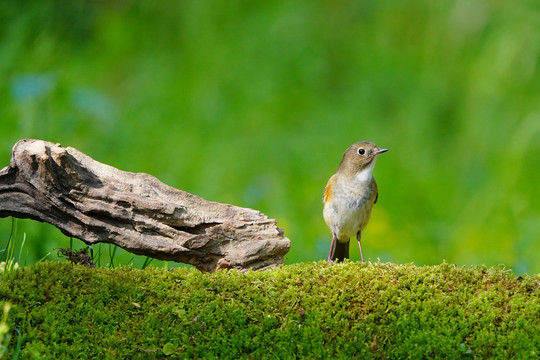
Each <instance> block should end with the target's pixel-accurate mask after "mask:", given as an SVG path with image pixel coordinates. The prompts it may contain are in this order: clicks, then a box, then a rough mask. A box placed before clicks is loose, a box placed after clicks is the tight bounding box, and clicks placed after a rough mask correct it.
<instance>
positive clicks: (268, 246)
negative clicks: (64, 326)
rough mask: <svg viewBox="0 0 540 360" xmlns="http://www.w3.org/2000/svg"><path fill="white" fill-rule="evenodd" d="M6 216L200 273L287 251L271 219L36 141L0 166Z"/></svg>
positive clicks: (277, 258) (23, 144)
mask: <svg viewBox="0 0 540 360" xmlns="http://www.w3.org/2000/svg"><path fill="white" fill-rule="evenodd" d="M7 216H13V217H18V218H29V219H34V220H37V221H42V222H47V223H50V224H52V225H54V226H56V227H57V228H59V229H60V230H61V231H62V232H63V233H64V234H65V235H67V236H70V237H75V238H78V239H81V240H82V241H84V242H85V243H86V244H89V245H90V244H96V243H110V244H114V245H117V246H120V247H121V248H123V249H125V250H127V251H130V252H132V253H134V254H138V255H146V256H150V257H153V258H156V259H160V260H169V261H177V262H183V263H187V264H192V265H194V266H195V267H197V268H198V269H199V270H201V271H214V270H217V269H222V268H237V269H253V270H257V269H264V268H268V267H273V266H275V265H277V264H282V263H283V256H284V255H285V254H286V253H287V251H289V248H290V240H289V239H287V238H286V237H284V236H283V230H281V229H280V228H278V227H277V225H276V221H275V220H273V219H269V218H268V217H267V216H266V215H264V214H262V213H260V212H258V211H255V210H252V209H247V208H241V207H237V206H233V205H228V204H221V203H217V202H211V201H207V200H204V199H202V198H200V197H198V196H195V195H192V194H189V193H187V192H185V191H182V190H177V189H174V188H172V187H170V186H167V185H165V184H163V183H162V182H160V181H159V180H158V179H156V178H155V177H153V176H151V175H148V174H140V173H131V172H125V171H121V170H118V169H116V168H114V167H111V166H108V165H105V164H102V163H100V162H98V161H96V160H94V159H92V158H90V157H89V156H87V155H85V154H83V153H81V152H80V151H78V150H76V149H74V148H71V147H67V148H64V147H62V146H60V145H59V144H53V143H50V142H46V141H42V140H31V139H25V140H21V141H19V142H17V143H16V144H15V146H14V147H13V151H12V154H11V161H10V164H9V166H7V167H5V168H3V169H2V170H0V217H7Z"/></svg>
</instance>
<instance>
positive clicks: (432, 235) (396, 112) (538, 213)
mask: <svg viewBox="0 0 540 360" xmlns="http://www.w3.org/2000/svg"><path fill="white" fill-rule="evenodd" d="M0 24H1V25H0V119H1V133H0V150H1V151H0V167H2V166H5V165H7V164H8V162H9V157H10V150H11V148H12V146H13V144H14V143H15V142H16V141H17V140H19V139H21V138H39V139H45V140H49V141H52V142H60V143H61V144H62V145H63V146H72V147H75V148H77V149H79V150H81V151H83V152H84V153H86V154H88V155H90V156H92V157H93V158H95V159H96V160H98V161H101V162H103V163H107V164H110V165H113V166H115V167H117V168H120V169H122V170H127V171H133V172H145V173H150V174H152V175H154V176H156V177H158V178H159V179H160V180H162V181H163V182H165V183H167V184H169V185H171V186H173V187H176V188H180V189H183V190H186V191H189V192H191V193H194V194H197V195H199V196H202V197H204V198H206V199H209V200H214V201H219V202H225V203H231V204H235V205H239V206H245V207H252V208H255V209H257V210H260V211H262V212H264V213H265V214H267V215H269V216H270V217H273V218H276V219H277V220H278V225H279V226H280V227H282V228H284V229H285V234H286V236H288V237H289V238H290V239H291V251H290V253H289V254H288V255H287V259H286V263H295V262H300V261H311V260H319V259H323V258H325V257H326V255H327V253H328V249H329V245H330V234H329V231H328V229H327V228H326V225H325V224H324V221H323V219H322V214H321V212H322V200H321V197H322V191H323V189H324V186H325V183H326V181H327V180H328V178H329V177H330V176H331V175H332V174H333V173H334V171H335V170H336V168H337V166H338V164H339V161H340V159H341V155H342V153H343V151H344V150H345V149H346V148H347V147H348V146H349V145H350V144H351V143H353V142H356V141H360V140H370V141H373V142H375V143H376V144H378V145H379V146H381V147H387V148H389V149H390V152H388V153H387V154H384V155H382V156H381V157H380V159H379V161H378V163H377V166H376V168H375V177H376V179H377V182H378V184H379V190H380V196H379V202H378V204H377V205H376V208H375V210H374V212H373V216H372V220H371V223H370V225H369V226H368V227H367V229H366V231H365V232H364V237H363V245H364V254H365V255H366V257H368V258H370V259H372V260H376V259H377V258H380V259H381V261H393V262H397V263H408V262H414V263H415V264H418V265H422V264H438V263H441V262H442V261H443V260H444V259H445V260H447V261H449V262H453V263H457V264H459V265H464V264H465V265H469V264H486V265H488V266H492V265H498V264H505V265H506V266H507V267H509V268H512V269H513V270H515V271H516V272H528V273H537V272H539V271H540V261H538V260H539V255H538V254H540V201H539V197H540V190H539V189H540V160H539V159H540V71H539V64H538V61H539V59H540V56H539V55H540V5H539V3H538V2H536V1H518V2H509V1H503V0H500V1H495V0H493V1H480V0H460V1H444V2H443V1H441V2H438V1H430V0H416V1H385V0H360V1H313V0H310V1H292V2H291V1H286V2H285V1H283V2H282V1H279V2H277V1H273V2H263V1H195V0H193V1H160V2H153V1H146V2H138V1H124V0H117V1H80V0H70V1H68V0H66V1H42V0H33V1H20V0H12V1H6V0H4V1H2V2H0ZM12 230H13V229H12V219H10V218H5V219H0V240H1V241H2V242H1V243H0V248H3V247H4V246H5V245H3V244H6V243H7V240H8V238H9V236H10V233H11V231H12ZM14 230H15V232H16V235H15V236H16V240H17V241H18V244H21V242H22V239H23V238H24V237H26V241H25V244H24V247H23V249H22V254H21V259H20V261H21V262H22V263H23V264H24V263H32V262H35V261H38V259H40V258H42V257H43V256H44V255H45V254H47V253H48V252H50V251H53V250H52V249H54V248H58V247H68V246H69V239H68V238H66V237H65V236H63V235H62V234H61V233H60V232H59V231H58V230H56V229H55V228H53V227H52V226H49V225H47V224H41V223H38V222H34V221H29V220H18V221H17V222H16V226H15V229H14ZM76 244H77V246H78V247H83V245H84V244H83V243H82V242H80V241H78V240H76ZM18 252H19V248H17V250H16V253H17V254H18ZM351 256H352V259H354V260H358V259H359V251H358V249H357V247H356V246H355V245H353V246H351ZM55 257H56V254H55V251H53V254H51V255H50V256H49V258H55ZM132 258H133V256H132V255H131V254H127V253H124V252H119V253H118V254H117V255H116V258H115V260H116V259H117V260H118V262H121V263H128V262H131V261H133V262H134V263H135V264H140V263H141V262H142V261H144V259H139V258H138V257H137V258H135V259H134V260H132ZM169 265H171V264H169Z"/></svg>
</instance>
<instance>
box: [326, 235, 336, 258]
mask: <svg viewBox="0 0 540 360" xmlns="http://www.w3.org/2000/svg"><path fill="white" fill-rule="evenodd" d="M336 241H337V238H336V234H334V233H332V244H331V245H330V252H329V253H328V257H327V258H326V262H327V263H329V264H330V263H333V262H334V261H333V260H332V254H334V248H335V247H336Z"/></svg>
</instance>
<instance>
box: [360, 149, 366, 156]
mask: <svg viewBox="0 0 540 360" xmlns="http://www.w3.org/2000/svg"><path fill="white" fill-rule="evenodd" d="M365 153H366V150H364V149H363V148H360V149H358V154H360V155H364V154H365Z"/></svg>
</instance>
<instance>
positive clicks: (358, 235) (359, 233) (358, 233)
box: [356, 231, 364, 262]
mask: <svg viewBox="0 0 540 360" xmlns="http://www.w3.org/2000/svg"><path fill="white" fill-rule="evenodd" d="M361 237H362V232H361V231H359V232H357V233H356V240H358V246H359V247H360V257H361V258H362V262H364V253H362V244H361V243H360V238H361Z"/></svg>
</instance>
